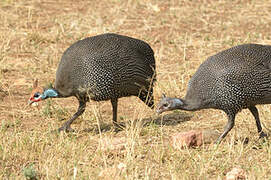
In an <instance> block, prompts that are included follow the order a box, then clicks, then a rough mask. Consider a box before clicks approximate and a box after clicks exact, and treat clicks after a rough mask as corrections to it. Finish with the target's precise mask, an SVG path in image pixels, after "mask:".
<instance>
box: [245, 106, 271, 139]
mask: <svg viewBox="0 0 271 180" xmlns="http://www.w3.org/2000/svg"><path fill="white" fill-rule="evenodd" d="M248 109H249V110H250V112H251V113H252V114H253V116H254V118H255V120H256V125H257V129H258V133H259V135H260V138H263V137H267V134H265V133H264V132H263V129H262V125H261V122H260V118H259V112H258V109H257V108H256V107H255V106H252V107H249V108H248Z"/></svg>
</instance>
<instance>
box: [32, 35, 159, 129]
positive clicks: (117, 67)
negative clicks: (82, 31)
mask: <svg viewBox="0 0 271 180" xmlns="http://www.w3.org/2000/svg"><path fill="white" fill-rule="evenodd" d="M154 82H155V58H154V52H153V50H152V48H151V47H150V46H149V45H148V44H147V43H146V42H144V41H142V40H138V39H134V38H131V37H128V36H123V35H118V34H112V33H108V34H102V35H97V36H93V37H89V38H86V39H83V40H80V41H77V42H76V43H74V44H73V45H71V46H70V47H69V48H68V49H67V50H66V51H65V52H64V54H63V56H62V58H61V61H60V63H59V66H58V69H57V72H56V80H55V85H54V87H53V88H48V89H43V88H40V87H39V86H38V85H37V81H36V82H35V83H34V87H33V91H32V93H31V97H30V99H29V104H32V103H33V102H38V101H41V100H44V99H47V98H65V97H70V96H75V97H76V98H77V99H78V101H79V107H78V110H77V112H76V113H75V114H74V115H73V116H72V118H71V119H70V120H68V121H66V122H65V123H64V125H63V126H62V127H61V128H59V131H62V130H64V131H72V130H73V129H71V127H70V126H71V124H72V122H73V121H74V120H75V119H76V118H78V117H79V116H80V115H81V114H82V113H83V112H84V111H85V107H86V102H88V101H89V100H90V99H91V100H94V101H104V100H111V103H112V108H113V123H114V125H117V103H118V98H121V97H127V96H138V97H139V98H140V99H141V100H142V101H143V102H144V103H146V104H147V105H148V106H149V107H151V108H153V104H154V102H153V101H154V99H153V84H154Z"/></svg>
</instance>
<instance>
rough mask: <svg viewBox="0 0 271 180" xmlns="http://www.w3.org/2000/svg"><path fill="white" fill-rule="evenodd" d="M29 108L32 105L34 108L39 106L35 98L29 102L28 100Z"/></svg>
mask: <svg viewBox="0 0 271 180" xmlns="http://www.w3.org/2000/svg"><path fill="white" fill-rule="evenodd" d="M27 104H28V105H29V106H30V105H32V106H37V105H38V101H37V100H35V99H34V98H33V97H31V98H30V99H29V100H28V103H27Z"/></svg>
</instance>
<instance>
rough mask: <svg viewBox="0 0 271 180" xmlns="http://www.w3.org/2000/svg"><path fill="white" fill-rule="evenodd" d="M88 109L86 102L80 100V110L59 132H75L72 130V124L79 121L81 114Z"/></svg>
mask: <svg viewBox="0 0 271 180" xmlns="http://www.w3.org/2000/svg"><path fill="white" fill-rule="evenodd" d="M85 109H86V102H85V101H83V100H79V107H78V110H77V112H76V113H75V114H74V115H73V116H72V118H71V119H69V120H68V121H66V122H65V123H64V124H63V126H62V127H61V128H59V129H58V131H59V132H60V131H65V132H72V131H74V130H73V129H72V128H71V124H72V122H73V121H74V120H75V119H77V118H78V117H79V116H80V115H81V114H83V112H84V111H85Z"/></svg>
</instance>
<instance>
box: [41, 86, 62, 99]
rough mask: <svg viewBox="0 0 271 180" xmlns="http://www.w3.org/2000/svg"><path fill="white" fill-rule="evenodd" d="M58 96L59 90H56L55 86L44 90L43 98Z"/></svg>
mask: <svg viewBox="0 0 271 180" xmlns="http://www.w3.org/2000/svg"><path fill="white" fill-rule="evenodd" d="M57 97H59V93H58V92H57V90H55V89H53V88H49V89H46V90H44V91H43V93H42V95H41V99H47V98H57Z"/></svg>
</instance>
